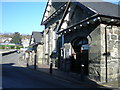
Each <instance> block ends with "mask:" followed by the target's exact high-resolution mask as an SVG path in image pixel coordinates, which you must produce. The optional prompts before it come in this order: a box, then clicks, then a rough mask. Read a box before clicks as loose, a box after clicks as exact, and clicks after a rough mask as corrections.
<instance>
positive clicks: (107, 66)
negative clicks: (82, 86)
mask: <svg viewBox="0 0 120 90" xmlns="http://www.w3.org/2000/svg"><path fill="white" fill-rule="evenodd" d="M118 8H120V6H119V5H116V4H112V3H109V2H105V1H103V2H80V1H76V2H52V0H49V1H48V3H47V6H46V9H45V13H44V15H43V19H42V22H41V24H42V25H45V30H44V32H43V42H44V45H43V51H44V52H43V58H44V62H45V63H46V64H48V65H49V64H50V62H51V61H53V62H54V64H55V63H57V66H58V68H59V69H61V70H63V71H66V72H75V73H81V72H82V73H84V75H85V76H89V78H90V79H94V80H96V81H99V82H102V83H104V82H111V81H114V80H118V76H119V75H120V68H119V63H120V50H119V49H120V15H119V12H118Z"/></svg>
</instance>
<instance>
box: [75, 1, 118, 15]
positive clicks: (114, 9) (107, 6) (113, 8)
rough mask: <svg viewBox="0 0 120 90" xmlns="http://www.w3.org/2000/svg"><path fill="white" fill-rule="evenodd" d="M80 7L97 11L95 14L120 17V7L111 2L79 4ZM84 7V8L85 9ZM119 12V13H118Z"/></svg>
mask: <svg viewBox="0 0 120 90" xmlns="http://www.w3.org/2000/svg"><path fill="white" fill-rule="evenodd" d="M77 3H78V5H79V6H81V5H84V6H85V7H88V8H89V9H91V10H93V11H95V13H98V14H102V15H108V16H114V17H120V5H117V4H113V3H110V2H105V1H103V2H80V1H79V2H77ZM84 6H82V7H84ZM118 11H119V12H118Z"/></svg>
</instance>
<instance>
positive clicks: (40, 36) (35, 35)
mask: <svg viewBox="0 0 120 90" xmlns="http://www.w3.org/2000/svg"><path fill="white" fill-rule="evenodd" d="M32 36H33V38H34V40H35V43H41V42H42V41H43V33H42V32H32Z"/></svg>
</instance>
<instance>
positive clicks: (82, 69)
mask: <svg viewBox="0 0 120 90" xmlns="http://www.w3.org/2000/svg"><path fill="white" fill-rule="evenodd" d="M83 80H84V64H82V65H81V81H83Z"/></svg>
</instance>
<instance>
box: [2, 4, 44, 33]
mask: <svg viewBox="0 0 120 90" xmlns="http://www.w3.org/2000/svg"><path fill="white" fill-rule="evenodd" d="M45 6H46V2H3V3H2V32H3V33H14V32H19V33H21V34H31V33H32V31H42V30H43V29H44V26H40V23H41V20H42V17H43V13H44V10H45Z"/></svg>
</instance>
